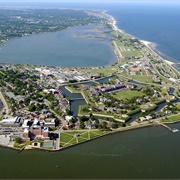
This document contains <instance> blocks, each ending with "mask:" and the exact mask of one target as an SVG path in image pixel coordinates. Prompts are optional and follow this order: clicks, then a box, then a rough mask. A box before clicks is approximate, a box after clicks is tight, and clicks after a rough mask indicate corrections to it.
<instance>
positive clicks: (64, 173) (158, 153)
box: [0, 124, 180, 179]
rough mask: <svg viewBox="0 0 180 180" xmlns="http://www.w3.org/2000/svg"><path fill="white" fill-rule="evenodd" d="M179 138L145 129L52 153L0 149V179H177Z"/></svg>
mask: <svg viewBox="0 0 180 180" xmlns="http://www.w3.org/2000/svg"><path fill="white" fill-rule="evenodd" d="M172 127H177V128H179V129H180V124H176V125H172ZM179 139H180V133H172V132H169V131H168V130H167V129H165V128H163V127H149V128H144V129H138V130H132V131H127V132H121V133H118V134H114V135H110V136H106V137H103V138H100V139H97V140H94V141H91V142H88V143H86V144H82V145H79V146H76V147H74V148H70V149H67V150H64V151H60V152H55V153H49V152H42V151H35V150H33V151H23V152H22V153H18V152H16V151H13V150H9V149H4V148H0V157H1V163H0V169H1V173H0V178H1V179H4V178H13V179H14V178H16V179H19V178H29V179H32V178H36V179H39V178H41V179H55V178H58V179H61V178H62V179H65V178H68V179H75V178H82V179H90V178H93V179H113V178H117V179H127V178H129V179H140V178H143V179H160V178H161V179H173V178H176V179H179V178H180V171H179V162H180V151H179V147H180V141H179ZM17 163H18V164H17ZM9 171H10V172H9Z"/></svg>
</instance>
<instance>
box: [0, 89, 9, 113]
mask: <svg viewBox="0 0 180 180" xmlns="http://www.w3.org/2000/svg"><path fill="white" fill-rule="evenodd" d="M0 99H1V101H2V103H3V105H4V107H3V110H2V111H4V110H5V111H6V115H8V114H9V108H8V105H7V102H6V100H5V99H4V96H3V94H2V92H1V91H0Z"/></svg>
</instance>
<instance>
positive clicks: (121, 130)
mask: <svg viewBox="0 0 180 180" xmlns="http://www.w3.org/2000/svg"><path fill="white" fill-rule="evenodd" d="M176 123H180V121H176V122H163V124H176ZM156 126H159V127H163V126H162V125H161V124H158V123H156V122H151V123H145V124H138V125H136V126H127V127H125V128H124V129H122V128H119V129H117V130H114V131H110V132H107V133H106V134H103V135H100V136H98V137H94V138H92V139H88V140H85V141H82V142H78V143H76V144H72V145H69V146H66V147H59V149H54V150H51V149H45V148H35V147H32V148H26V147H25V148H24V151H29V150H37V151H44V152H50V153H56V152H60V151H64V150H66V149H69V148H73V147H75V146H79V145H81V144H85V143H88V142H91V141H94V140H96V139H100V138H103V137H106V136H110V135H115V134H118V133H126V132H128V131H133V130H138V129H144V128H149V127H156ZM77 131H78V130H77ZM65 132H66V131H65ZM0 148H8V149H10V150H15V151H17V152H19V153H20V152H21V149H22V148H15V147H11V146H6V145H3V144H0Z"/></svg>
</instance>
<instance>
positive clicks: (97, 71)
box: [80, 66, 118, 76]
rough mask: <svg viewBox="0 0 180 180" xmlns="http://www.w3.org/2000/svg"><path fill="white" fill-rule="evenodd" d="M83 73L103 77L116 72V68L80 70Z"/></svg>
mask: <svg viewBox="0 0 180 180" xmlns="http://www.w3.org/2000/svg"><path fill="white" fill-rule="evenodd" d="M80 70H81V71H83V72H87V73H93V74H102V75H104V76H108V75H111V74H112V73H114V72H116V71H117V70H118V67H117V66H107V67H104V68H103V67H101V68H89V69H80Z"/></svg>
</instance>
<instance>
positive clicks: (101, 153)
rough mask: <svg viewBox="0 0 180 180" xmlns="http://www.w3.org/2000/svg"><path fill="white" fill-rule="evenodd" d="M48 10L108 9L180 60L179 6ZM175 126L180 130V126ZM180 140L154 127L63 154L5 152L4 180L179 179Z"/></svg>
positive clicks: (132, 30) (123, 25) (128, 27)
mask: <svg viewBox="0 0 180 180" xmlns="http://www.w3.org/2000/svg"><path fill="white" fill-rule="evenodd" d="M18 6H19V5H18ZM33 6H34V7H35V6H36V7H38V6H42V5H33ZM43 6H46V7H60V8H63V7H65V8H67V7H71V8H73V7H75V8H86V9H90V8H91V9H106V10H108V13H110V14H112V15H113V16H114V17H115V19H116V20H117V21H118V26H119V28H120V29H123V30H125V31H126V32H128V33H130V34H132V35H134V36H135V37H137V38H139V39H144V40H148V41H151V42H155V43H156V44H157V47H156V48H157V49H156V50H157V51H160V52H159V53H162V54H163V56H164V57H165V58H167V59H170V60H172V61H174V62H179V61H180V51H179V50H178V49H179V47H180V39H179V38H180V23H179V17H180V11H179V9H180V5H178V4H177V5H176V6H175V5H174V6H173V5H172V4H171V5H156V6H155V5H149V4H148V5H138V4H135V5H132V4H97V3H94V4H72V3H71V4H57V5H52V4H47V5H44V4H43ZM28 38H29V37H28ZM86 62H87V61H85V63H86ZM170 126H171V127H176V128H178V129H180V124H174V125H170ZM179 139H180V133H172V132H169V131H168V130H167V129H165V128H163V127H150V128H144V129H138V130H133V131H128V132H123V133H118V134H115V135H111V136H107V137H104V138H101V139H98V140H95V141H91V142H89V143H86V144H82V145H79V146H76V147H74V148H70V149H67V150H65V151H62V152H57V153H48V152H41V151H24V152H22V153H17V152H16V151H12V150H8V149H4V148H0V159H1V163H0V170H1V173H0V178H2V179H3V178H16V179H17V178H43V179H53V178H58V179H60V178H69V179H73V178H83V179H88V178H94V179H112V178H118V179H127V178H129V179H140V178H143V179H174V178H176V179H179V178H180V171H179V162H180V151H179V147H180V141H179ZM17 163H18V165H17Z"/></svg>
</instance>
